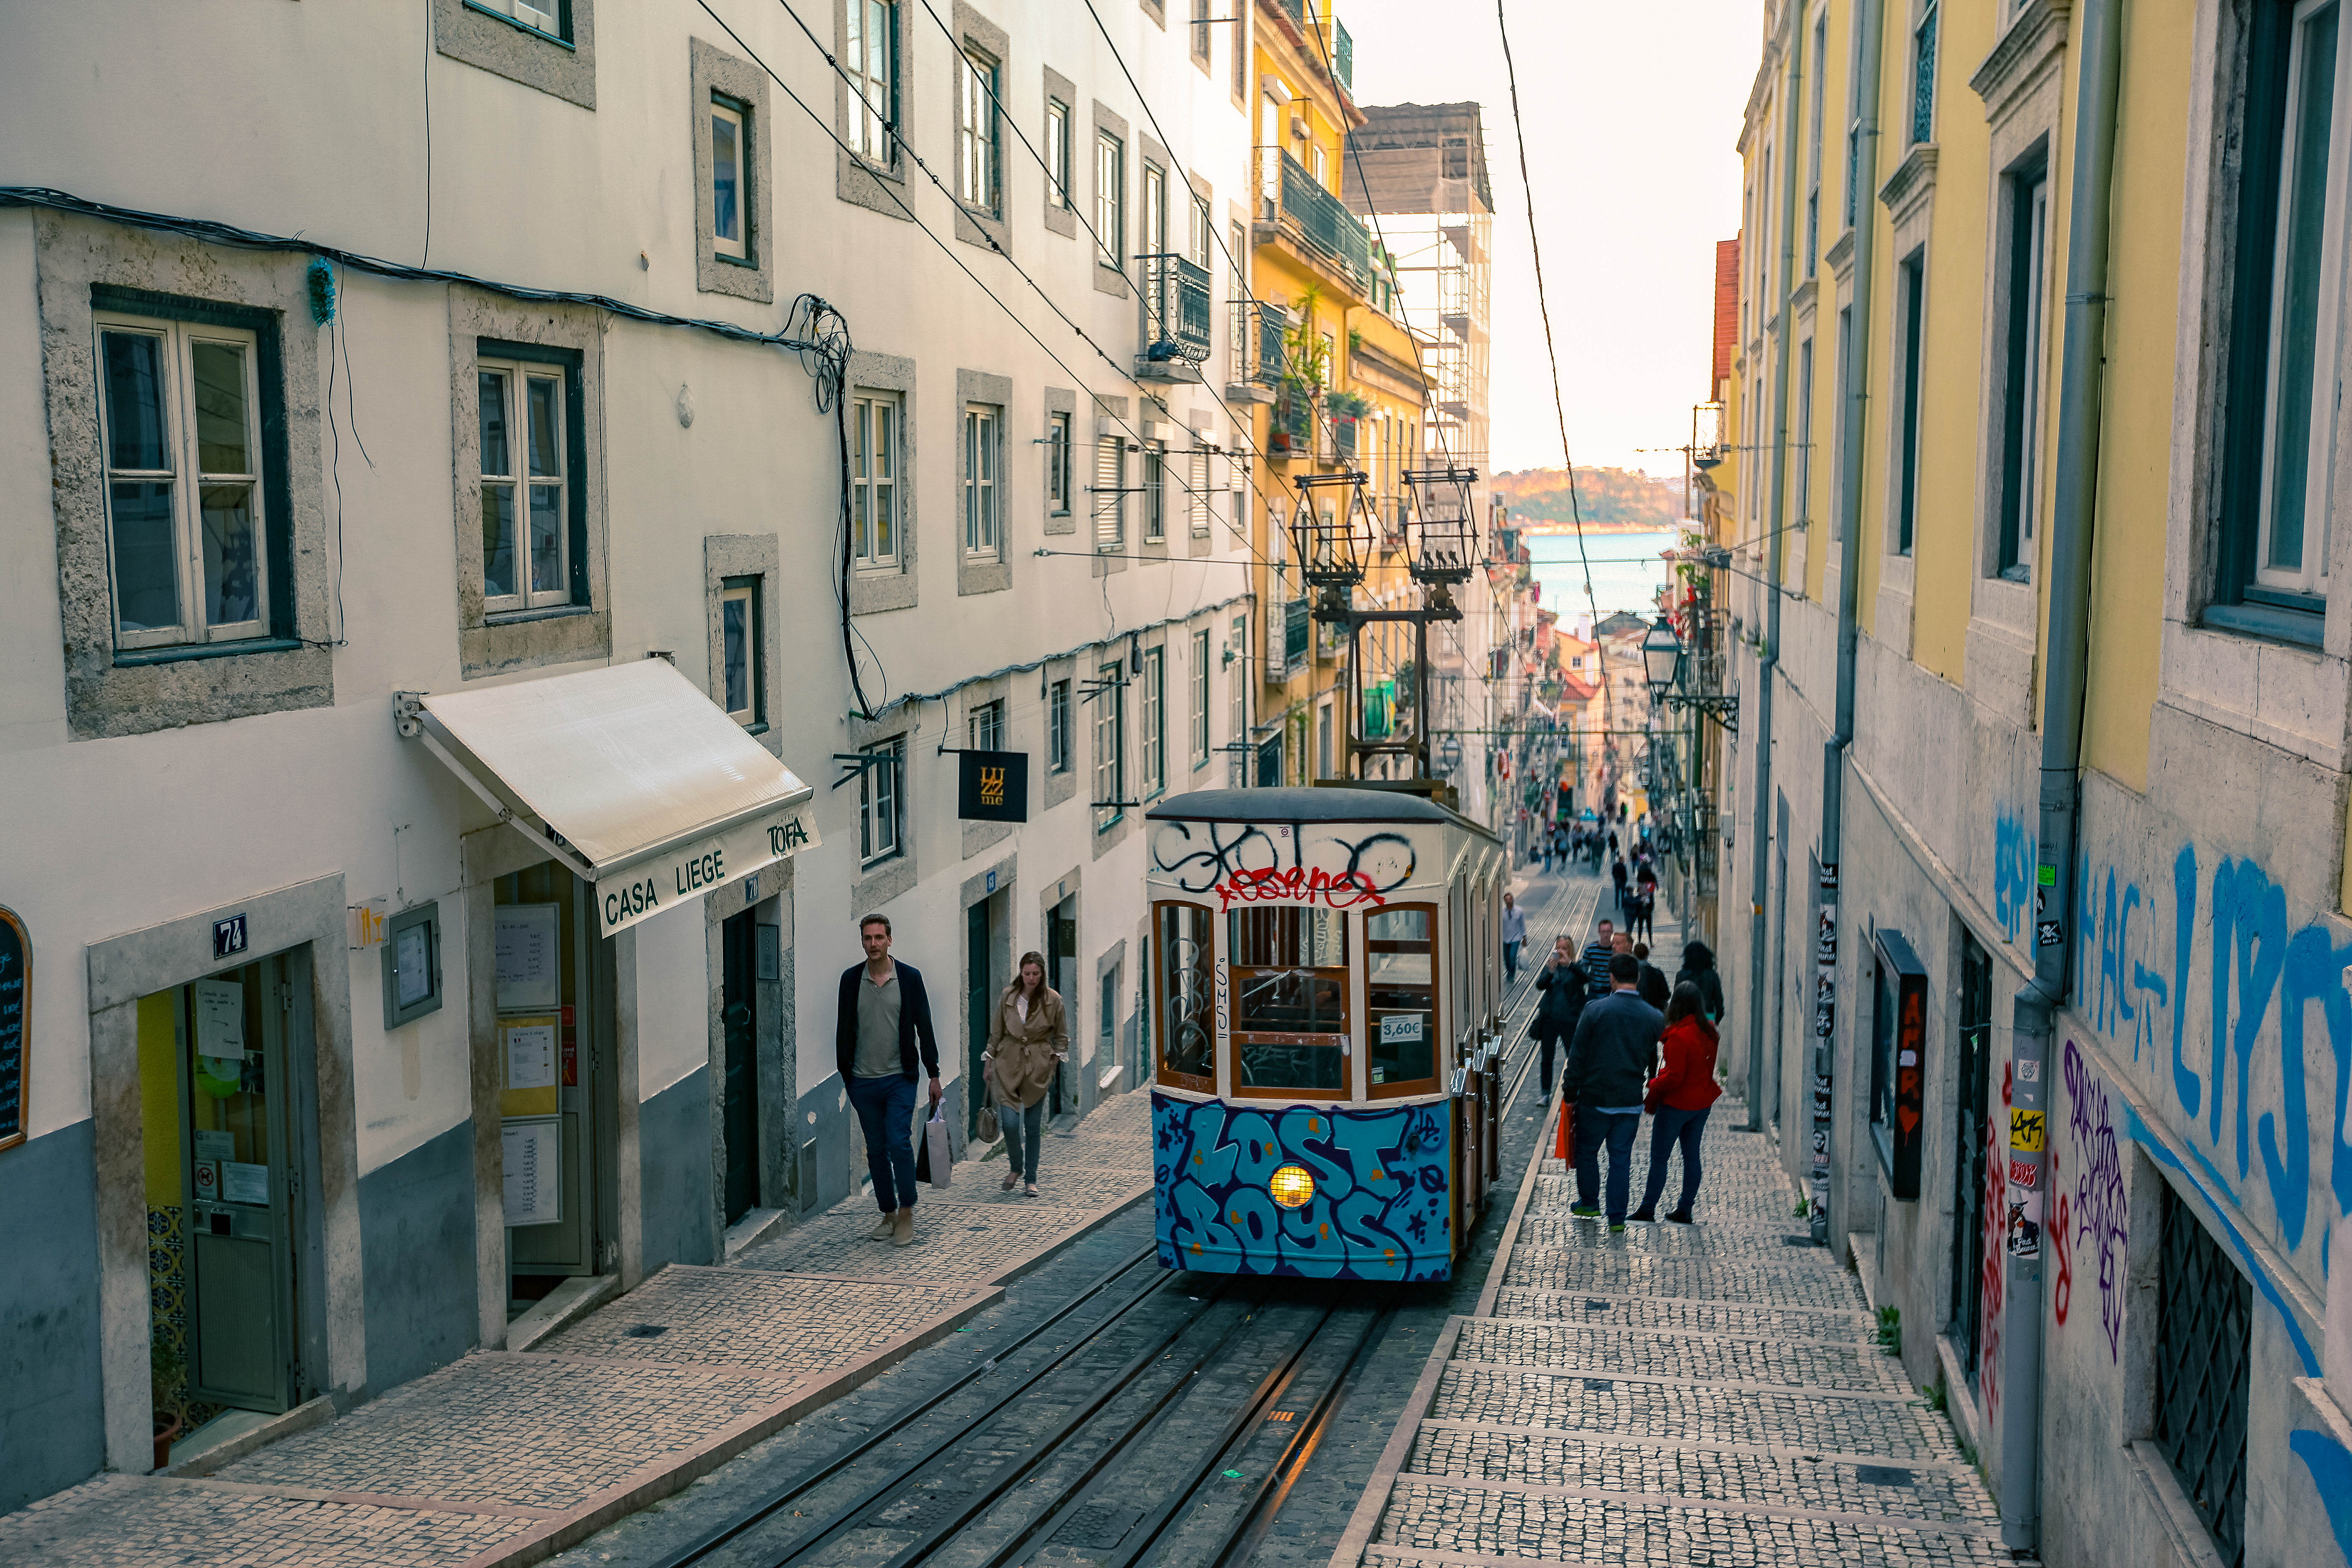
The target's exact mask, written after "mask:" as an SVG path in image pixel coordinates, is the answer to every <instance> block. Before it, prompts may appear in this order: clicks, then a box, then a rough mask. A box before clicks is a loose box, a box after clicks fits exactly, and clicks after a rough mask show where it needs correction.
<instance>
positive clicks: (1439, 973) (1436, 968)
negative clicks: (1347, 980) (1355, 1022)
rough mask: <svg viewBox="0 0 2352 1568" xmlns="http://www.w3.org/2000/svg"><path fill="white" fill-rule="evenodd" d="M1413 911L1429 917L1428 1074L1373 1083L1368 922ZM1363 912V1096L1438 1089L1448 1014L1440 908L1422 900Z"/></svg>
mask: <svg viewBox="0 0 2352 1568" xmlns="http://www.w3.org/2000/svg"><path fill="white" fill-rule="evenodd" d="M1406 910H1420V911H1422V912H1423V913H1424V914H1426V915H1427V916H1428V917H1429V1018H1430V1022H1429V1064H1430V1076H1429V1077H1427V1078H1417V1079H1405V1080H1403V1081H1402V1082H1400V1083H1374V1082H1373V1081H1372V1029H1373V1023H1372V954H1373V953H1374V952H1375V951H1378V950H1376V949H1375V948H1374V947H1373V946H1372V921H1374V920H1375V919H1377V918H1379V917H1380V916H1382V915H1390V914H1397V913H1400V912H1402V911H1406ZM1363 915H1364V942H1363V946H1364V964H1363V971H1364V996H1363V1008H1362V1017H1363V1020H1364V1027H1363V1037H1364V1051H1363V1056H1364V1060H1363V1073H1364V1098H1365V1099H1367V1100H1402V1099H1405V1098H1407V1097H1409V1096H1412V1095H1416V1094H1435V1093H1436V1092H1437V1090H1438V1086H1439V1085H1440V1084H1442V1083H1444V1081H1445V1058H1446V1050H1445V1039H1446V1036H1445V1020H1446V1017H1447V1016H1448V1013H1447V1008H1446V1005H1445V1002H1446V996H1445V975H1444V955H1445V948H1446V945H1447V944H1446V942H1445V940H1444V910H1443V908H1442V907H1441V906H1439V905H1437V904H1434V903H1430V902H1427V901H1422V902H1416V903H1409V904H1384V905H1382V906H1381V908H1379V909H1377V910H1365V911H1363ZM1389 945H1390V946H1391V947H1394V948H1397V949H1400V950H1401V949H1402V948H1403V947H1405V946H1406V945H1407V944H1405V943H1390V944H1389ZM1415 945H1417V944H1415ZM1454 945H1455V946H1456V947H1457V948H1459V947H1461V945H1462V944H1461V943H1460V942H1458V941H1457V942H1455V943H1454ZM1391 1011H1395V1009H1391Z"/></svg>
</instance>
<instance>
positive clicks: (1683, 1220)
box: [1666, 1209, 1691, 1225]
mask: <svg viewBox="0 0 2352 1568" xmlns="http://www.w3.org/2000/svg"><path fill="white" fill-rule="evenodd" d="M1666 1218H1668V1219H1669V1220H1672V1221H1673V1222H1674V1223H1675V1224H1676V1225H1688V1224H1690V1222H1691V1216H1690V1210H1688V1209H1676V1210H1675V1212H1674V1213H1672V1214H1670V1215H1667V1216H1666Z"/></svg>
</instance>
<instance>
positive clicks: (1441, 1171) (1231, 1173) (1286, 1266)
mask: <svg viewBox="0 0 2352 1568" xmlns="http://www.w3.org/2000/svg"><path fill="white" fill-rule="evenodd" d="M1151 1131H1152V1146H1153V1153H1152V1164H1153V1167H1154V1169H1153V1172H1152V1175H1153V1178H1154V1184H1155V1187H1156V1194H1157V1195H1156V1198H1155V1206H1156V1209H1157V1215H1156V1227H1155V1228H1156V1231H1157V1234H1158V1238H1159V1242H1160V1263H1161V1264H1162V1265H1163V1266H1164V1267H1167V1268H1193V1269H1201V1270H1204V1271H1207V1272H1211V1273H1222V1274H1300V1275H1307V1276H1312V1277H1315V1278H1320V1279H1444V1277H1445V1273H1446V1268H1447V1265H1448V1261H1449V1259H1450V1258H1451V1257H1452V1254H1453V1250H1454V1236H1453V1220H1452V1213H1453V1203H1452V1197H1451V1194H1450V1193H1449V1191H1448V1181H1449V1178H1450V1175H1451V1173H1452V1170H1453V1157H1452V1151H1451V1148H1450V1139H1449V1135H1448V1128H1447V1117H1446V1108H1445V1107H1444V1105H1442V1104H1439V1105H1414V1106H1400V1107H1398V1108H1396V1109H1394V1110H1339V1111H1336V1112H1335V1111H1332V1110H1325V1109H1323V1108H1321V1107H1311V1106H1268V1107H1266V1108H1265V1110H1257V1109H1255V1108H1254V1107H1251V1106H1248V1105H1234V1104H1228V1103H1225V1102H1223V1101H1220V1100H1176V1099H1173V1098H1171V1097H1169V1096H1166V1095H1162V1094H1160V1093H1159V1092H1157V1091H1156V1090H1155V1091H1154V1092H1153V1094H1152V1097H1151ZM1286 1164H1297V1165H1302V1166H1304V1167H1306V1169H1307V1173H1309V1174H1310V1175H1312V1176H1313V1177H1314V1178H1315V1194H1314V1196H1312V1197H1310V1198H1309V1199H1307V1202H1306V1204H1305V1205H1302V1206H1300V1207H1298V1208H1295V1209H1285V1208H1280V1207H1278V1206H1276V1204H1275V1202H1274V1200H1273V1198H1272V1197H1271V1196H1270V1195H1269V1194H1267V1191H1266V1183H1267V1179H1268V1178H1269V1177H1271V1176H1272V1175H1273V1174H1274V1173H1275V1172H1276V1170H1277V1169H1279V1168H1280V1167H1282V1166H1284V1165H1286Z"/></svg>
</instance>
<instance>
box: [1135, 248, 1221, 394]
mask: <svg viewBox="0 0 2352 1568" xmlns="http://www.w3.org/2000/svg"><path fill="white" fill-rule="evenodd" d="M1135 261H1136V269H1137V272H1138V273H1139V287H1138V289H1137V293H1138V296H1139V300H1140V301H1141V305H1142V312H1143V353H1141V354H1139V355H1138V356H1137V358H1136V362H1135V378H1136V379H1137V380H1138V381H1160V382H1192V383H1197V382H1199V381H1200V379H1201V365H1202V362H1203V361H1205V360H1207V359H1208V357H1209V350H1210V348H1211V347H1212V345H1213V331H1212V328H1211V325H1210V323H1211V321H1212V320H1213V307H1212V305H1211V302H1210V298H1209V274H1208V270H1207V268H1202V267H1201V266H1199V265H1197V264H1195V263H1194V262H1192V261H1190V260H1188V259H1187V258H1184V257H1181V256H1176V255H1171V254H1168V253H1165V252H1161V253H1156V254H1152V255H1146V256H1139V257H1137V258H1135Z"/></svg>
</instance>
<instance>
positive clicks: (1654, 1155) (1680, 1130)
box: [1642, 1106, 1713, 1215]
mask: <svg viewBox="0 0 2352 1568" xmlns="http://www.w3.org/2000/svg"><path fill="white" fill-rule="evenodd" d="M1711 1109H1713V1108H1712V1107H1706V1106H1702V1107H1701V1108H1700V1109H1698V1110H1675V1109H1674V1108H1673V1107H1672V1106H1667V1107H1664V1109H1662V1110H1659V1112H1658V1113H1657V1114H1656V1115H1655V1116H1654V1117H1652V1118H1651V1119H1650V1179H1649V1180H1648V1181H1647V1182H1646V1183H1644V1184H1643V1187H1642V1212H1643V1214H1648V1213H1650V1212H1651V1211H1652V1210H1654V1209H1655V1208H1656V1207H1657V1206H1658V1194H1661V1193H1663V1192H1664V1191H1665V1190H1666V1152H1667V1151H1668V1150H1670V1149H1672V1148H1673V1147H1674V1146H1675V1143H1677V1142H1680V1143H1681V1144H1682V1146H1683V1201H1682V1202H1680V1203H1678V1204H1676V1205H1675V1213H1676V1214H1679V1215H1686V1214H1688V1213H1690V1206H1691V1200H1692V1199H1694V1198H1696V1197H1697V1196H1698V1140H1699V1135H1700V1134H1701V1133H1703V1132H1705V1131H1706V1113H1707V1111H1708V1110H1711Z"/></svg>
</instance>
